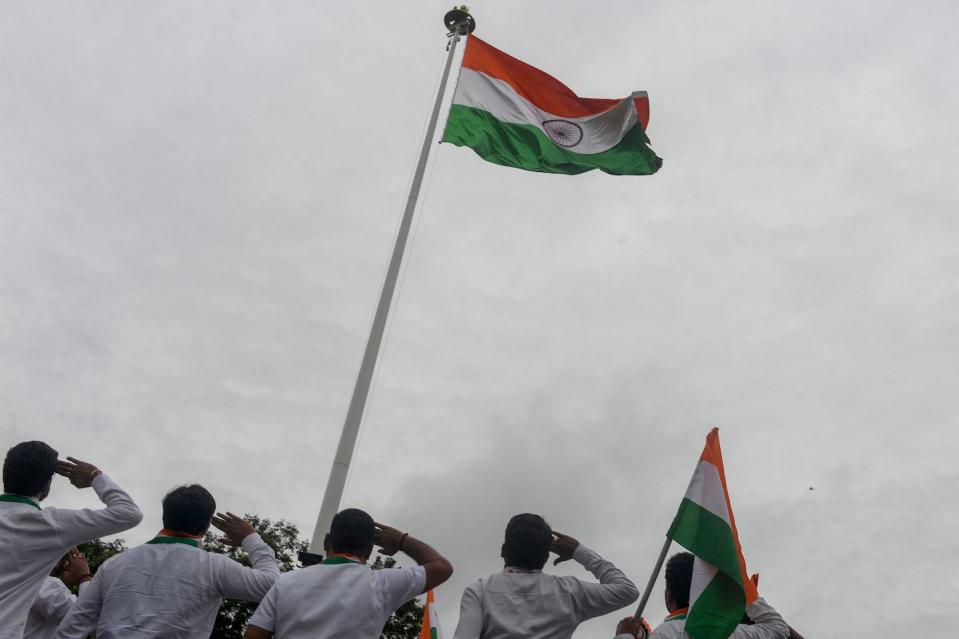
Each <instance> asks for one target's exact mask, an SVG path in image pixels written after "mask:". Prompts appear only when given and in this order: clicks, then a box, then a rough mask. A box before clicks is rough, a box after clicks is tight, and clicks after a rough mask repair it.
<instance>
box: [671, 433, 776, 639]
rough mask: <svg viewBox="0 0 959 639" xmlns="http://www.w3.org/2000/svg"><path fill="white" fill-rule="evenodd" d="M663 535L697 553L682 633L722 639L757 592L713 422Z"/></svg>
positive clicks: (753, 599) (694, 638) (706, 638)
mask: <svg viewBox="0 0 959 639" xmlns="http://www.w3.org/2000/svg"><path fill="white" fill-rule="evenodd" d="M667 536H668V537H669V538H670V539H672V540H674V541H676V542H677V543H679V544H680V545H682V546H684V547H685V548H686V549H687V550H689V552H691V553H693V554H694V555H695V556H696V559H695V561H694V563H693V582H692V585H691V587H690V589H689V612H688V614H687V616H686V626H685V630H686V634H688V635H689V636H690V637H692V638H693V639H726V638H727V637H729V635H730V634H732V632H733V631H734V630H735V629H736V625H737V624H738V623H739V622H740V620H741V619H742V617H743V613H744V612H745V610H746V606H747V605H749V604H751V603H752V602H753V601H755V600H756V598H757V597H758V596H759V594H758V592H757V591H756V584H754V583H753V581H752V580H751V579H749V577H748V575H747V573H746V561H745V560H744V559H743V553H742V548H741V547H740V545H739V533H738V532H737V531H736V520H735V518H734V517H733V509H732V505H731V504H730V501H729V491H728V490H727V489H726V473H725V470H724V469H723V455H722V451H721V450H720V447H719V429H718V428H714V429H712V430H711V431H710V432H709V435H707V436H706V447H705V448H704V449H703V454H702V455H701V456H700V458H699V464H697V466H696V471H695V472H694V473H693V478H692V479H691V480H690V482H689V488H687V489H686V496H685V497H684V498H683V501H682V504H680V506H679V512H678V513H676V518H675V519H674V520H673V524H672V526H670V528H669V533H668V534H667Z"/></svg>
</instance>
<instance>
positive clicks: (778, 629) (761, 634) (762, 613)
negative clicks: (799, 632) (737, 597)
mask: <svg viewBox="0 0 959 639" xmlns="http://www.w3.org/2000/svg"><path fill="white" fill-rule="evenodd" d="M746 614H747V615H749V618H750V619H752V620H753V625H751V626H747V625H743V624H741V625H738V626H736V630H734V631H733V634H732V635H730V638H731V639H787V638H788V637H789V626H788V625H787V624H786V621H785V620H784V619H783V618H782V615H780V614H779V613H778V612H776V610H775V608H773V607H772V606H770V605H769V604H768V603H766V600H765V599H763V598H762V597H760V598H759V599H757V600H756V601H754V602H752V604H750V605H749V607H748V608H746Z"/></svg>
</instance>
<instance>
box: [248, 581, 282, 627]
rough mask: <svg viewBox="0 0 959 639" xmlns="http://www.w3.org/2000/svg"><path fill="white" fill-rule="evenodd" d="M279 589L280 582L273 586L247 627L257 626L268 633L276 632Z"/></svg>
mask: <svg viewBox="0 0 959 639" xmlns="http://www.w3.org/2000/svg"><path fill="white" fill-rule="evenodd" d="M279 587H280V582H279V581H277V582H276V583H275V584H273V587H272V588H270V590H269V592H267V593H266V596H264V597H263V600H262V601H261V602H260V605H259V606H257V607H256V611H255V612H254V613H253V616H252V617H250V620H249V621H248V622H247V626H256V627H257V628H262V629H263V630H266V631H267V632H274V631H275V630H276V604H277V599H278V598H279Z"/></svg>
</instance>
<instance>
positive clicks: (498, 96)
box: [453, 68, 637, 154]
mask: <svg viewBox="0 0 959 639" xmlns="http://www.w3.org/2000/svg"><path fill="white" fill-rule="evenodd" d="M453 104H459V105H462V106H466V107H473V108H476V109H480V110H482V111H486V112H488V113H489V114H491V115H492V116H493V117H495V118H496V119H497V120H500V121H501V122H505V123H507V124H529V125H533V126H536V127H539V129H540V130H541V131H543V132H544V133H545V130H544V129H543V122H548V121H549V120H565V121H567V122H573V123H575V124H577V125H578V126H579V127H580V128H581V129H582V131H583V138H582V141H581V142H580V143H579V144H577V145H576V146H575V147H573V148H570V150H571V151H575V152H576V153H583V154H590V153H602V152H603V151H608V150H609V149H611V148H612V147H614V146H616V145H617V144H619V142H620V141H621V140H622V139H623V136H624V135H626V133H627V132H628V131H629V130H630V129H632V128H633V126H635V125H636V122H637V118H636V105H635V103H634V102H633V98H632V97H629V98H626V99H624V100H622V101H621V102H619V104H616V105H614V106H613V107H611V108H610V109H607V110H606V111H603V112H602V113H597V114H595V115H587V116H583V117H578V118H567V117H560V116H558V115H555V114H553V113H549V112H548V111H543V110H542V109H540V108H539V107H537V106H536V105H534V104H533V103H532V102H530V101H529V100H527V99H526V98H524V97H523V96H521V95H520V94H518V93H517V92H516V90H515V89H514V88H513V87H512V86H511V85H510V84H509V83H507V82H504V81H502V80H500V79H499V78H493V77H490V76H488V75H486V74H485V73H482V72H480V71H476V70H474V69H468V68H464V69H463V70H462V71H461V72H460V79H459V82H458V83H457V85H456V94H455V95H454V96H453ZM547 135H548V134H547Z"/></svg>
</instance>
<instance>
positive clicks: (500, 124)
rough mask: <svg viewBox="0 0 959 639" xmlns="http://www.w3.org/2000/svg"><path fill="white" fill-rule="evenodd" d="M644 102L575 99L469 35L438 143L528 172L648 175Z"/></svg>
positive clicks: (636, 98)
mask: <svg viewBox="0 0 959 639" xmlns="http://www.w3.org/2000/svg"><path fill="white" fill-rule="evenodd" d="M648 122H649V98H648V97H647V96H646V92H645V91H639V92H636V93H633V94H632V95H631V96H630V97H628V98H623V99H621V100H608V99H600V98H581V97H579V96H577V95H576V94H575V93H573V91H572V90H570V89H569V88H568V87H567V86H566V85H564V84H563V83H562V82H560V81H559V80H557V79H556V78H553V77H552V76H550V75H548V74H546V73H544V72H542V71H540V70H539V69H536V68H534V67H531V66H530V65H528V64H526V63H525V62H521V61H520V60H517V59H516V58H514V57H511V56H509V55H507V54H505V53H503V52H502V51H500V50H499V49H496V48H494V47H492V46H490V45H489V44H487V43H485V42H483V41H482V40H480V39H479V38H477V37H476V36H469V39H468V40H467V42H466V53H465V54H464V55H463V65H462V68H461V70H460V75H459V82H458V83H457V85H456V91H455V92H454V94H453V104H452V107H451V108H450V113H449V119H448V120H447V123H446V130H445V132H444V133H443V142H450V143H452V144H456V145H458V146H468V147H470V148H471V149H473V150H474V151H476V153H477V154H479V155H480V157H482V158H483V159H485V160H489V161H490V162H495V163H496V164H502V165H504V166H512V167H516V168H519V169H526V170H527V171H541V172H544V173H565V174H576V173H583V172H585V171H591V170H592V169H599V170H600V171H603V172H605V173H611V174H613V175H650V174H652V173H655V172H656V171H658V170H659V167H660V166H662V164H663V161H662V160H661V159H660V158H658V157H656V154H655V153H653V151H652V150H651V149H650V148H649V147H648V146H647V144H648V143H649V139H648V138H647V137H646V133H645V130H646V125H647V124H648Z"/></svg>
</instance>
